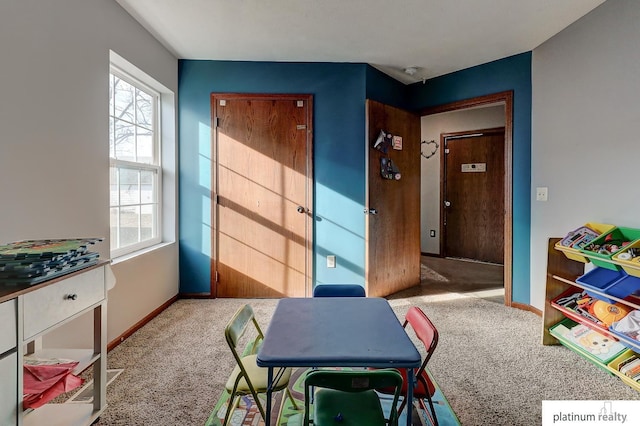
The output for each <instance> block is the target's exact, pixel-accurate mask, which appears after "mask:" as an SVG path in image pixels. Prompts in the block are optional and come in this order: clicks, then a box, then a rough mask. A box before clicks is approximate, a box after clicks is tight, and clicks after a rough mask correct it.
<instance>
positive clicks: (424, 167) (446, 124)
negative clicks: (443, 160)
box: [420, 106, 504, 254]
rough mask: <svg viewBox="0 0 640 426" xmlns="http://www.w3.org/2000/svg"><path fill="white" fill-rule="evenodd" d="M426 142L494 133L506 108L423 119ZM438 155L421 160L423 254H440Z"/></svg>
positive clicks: (426, 147) (425, 148)
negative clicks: (451, 135)
mask: <svg viewBox="0 0 640 426" xmlns="http://www.w3.org/2000/svg"><path fill="white" fill-rule="evenodd" d="M421 126H422V137H421V140H423V141H431V140H435V141H436V142H437V143H438V145H441V142H440V135H441V134H442V133H451V132H462V131H466V130H479V129H490V128H493V127H502V126H504V106H491V107H485V108H474V109H466V110H460V111H451V112H443V113H440V114H433V115H426V116H424V117H422V119H421ZM433 148H434V145H433V144H429V145H426V144H425V145H422V152H424V153H425V154H429V153H431V152H432V151H433ZM441 154H442V151H441V149H440V148H438V150H437V152H436V153H435V154H434V155H433V156H432V157H430V158H424V157H420V160H421V183H422V184H421V187H420V203H421V209H420V251H422V252H423V253H431V254H440V203H441V201H440V155H441ZM431 229H435V230H436V236H435V237H430V236H429V230H431Z"/></svg>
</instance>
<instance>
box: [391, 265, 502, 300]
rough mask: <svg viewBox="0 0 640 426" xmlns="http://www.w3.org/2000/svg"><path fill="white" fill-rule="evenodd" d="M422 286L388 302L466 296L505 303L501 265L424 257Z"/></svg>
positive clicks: (394, 295)
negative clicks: (415, 298) (435, 296)
mask: <svg viewBox="0 0 640 426" xmlns="http://www.w3.org/2000/svg"><path fill="white" fill-rule="evenodd" d="M420 263H421V274H420V275H421V276H420V285H418V286H415V287H412V288H409V289H406V290H403V291H400V292H398V293H396V294H393V295H391V296H389V297H388V299H390V300H391V299H395V298H403V297H411V296H419V295H438V294H441V295H442V296H443V297H447V296H446V295H447V293H464V294H467V295H475V296H476V297H479V298H482V299H485V300H490V301H492V302H496V303H500V304H504V282H503V267H502V265H494V264H489V263H482V262H473V261H466V260H459V259H453V258H441V257H434V256H421V258H420Z"/></svg>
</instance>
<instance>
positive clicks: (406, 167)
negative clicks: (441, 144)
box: [365, 100, 420, 296]
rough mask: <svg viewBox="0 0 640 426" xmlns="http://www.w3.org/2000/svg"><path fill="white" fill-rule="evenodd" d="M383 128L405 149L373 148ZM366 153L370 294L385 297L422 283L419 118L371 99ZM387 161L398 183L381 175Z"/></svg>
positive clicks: (367, 260) (367, 243) (367, 273)
mask: <svg viewBox="0 0 640 426" xmlns="http://www.w3.org/2000/svg"><path fill="white" fill-rule="evenodd" d="M380 130H384V131H385V132H387V133H390V134H391V135H394V136H400V137H402V149H393V147H390V148H389V149H388V151H387V154H384V153H383V152H381V151H379V150H377V149H375V148H373V144H374V143H375V141H376V138H377V137H378V135H379V134H380ZM367 153H368V160H367V164H368V179H367V186H368V188H367V200H366V206H367V209H366V210H367V213H368V214H367V216H366V265H365V269H366V273H365V275H366V285H367V295H368V296H387V295H389V294H392V293H395V292H397V291H400V290H403V289H405V288H409V287H413V286H415V285H417V284H419V283H420V117H418V116H417V115H415V114H412V113H410V112H408V111H404V110H402V109H399V108H395V107H391V106H389V105H385V104H382V103H380V102H376V101H371V100H368V101H367ZM384 157H387V158H390V159H391V160H392V161H393V162H394V163H395V164H396V166H397V167H398V169H399V171H400V179H399V180H395V179H394V180H389V179H385V178H383V177H382V174H381V159H382V158H384Z"/></svg>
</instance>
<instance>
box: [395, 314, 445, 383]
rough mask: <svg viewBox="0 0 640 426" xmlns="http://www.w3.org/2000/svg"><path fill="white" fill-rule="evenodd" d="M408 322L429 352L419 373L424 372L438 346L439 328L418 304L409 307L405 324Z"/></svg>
mask: <svg viewBox="0 0 640 426" xmlns="http://www.w3.org/2000/svg"><path fill="white" fill-rule="evenodd" d="M407 324H409V325H411V328H412V329H413V331H414V332H415V334H416V336H417V337H418V339H420V341H421V342H422V343H423V344H424V347H425V350H426V351H427V354H426V356H425V358H424V361H422V365H421V366H420V369H419V370H418V374H417V375H419V373H421V372H422V370H424V369H425V367H426V366H427V363H428V362H429V359H430V358H431V355H433V351H434V350H435V349H436V346H438V330H437V329H436V327H435V326H434V325H433V323H432V322H431V320H430V319H429V318H428V317H427V315H426V314H425V313H424V312H423V311H422V309H420V308H418V307H417V306H412V307H411V308H409V311H408V312H407V315H406V316H405V321H404V324H403V326H404V327H406V326H407Z"/></svg>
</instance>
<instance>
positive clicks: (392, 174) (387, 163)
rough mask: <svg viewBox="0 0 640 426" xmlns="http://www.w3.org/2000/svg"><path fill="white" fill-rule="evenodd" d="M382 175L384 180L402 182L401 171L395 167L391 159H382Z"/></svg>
mask: <svg viewBox="0 0 640 426" xmlns="http://www.w3.org/2000/svg"><path fill="white" fill-rule="evenodd" d="M380 174H381V175H382V177H383V178H385V179H389V180H400V178H401V177H402V176H401V175H400V169H398V167H397V166H396V165H395V163H394V162H393V161H391V158H389V157H382V158H381V159H380Z"/></svg>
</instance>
